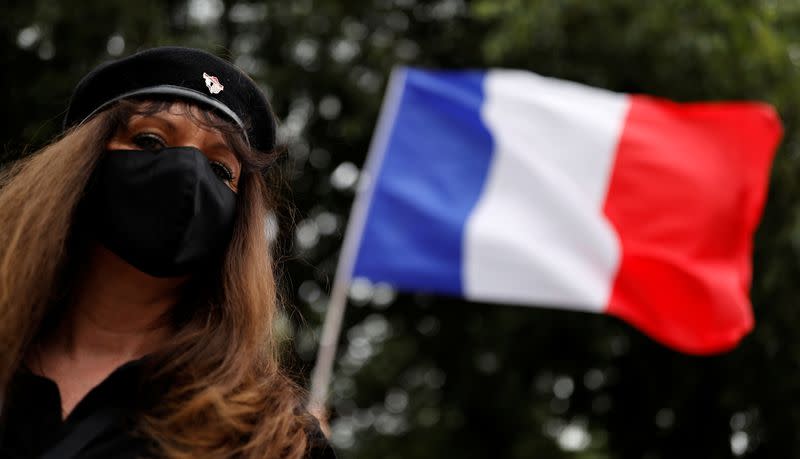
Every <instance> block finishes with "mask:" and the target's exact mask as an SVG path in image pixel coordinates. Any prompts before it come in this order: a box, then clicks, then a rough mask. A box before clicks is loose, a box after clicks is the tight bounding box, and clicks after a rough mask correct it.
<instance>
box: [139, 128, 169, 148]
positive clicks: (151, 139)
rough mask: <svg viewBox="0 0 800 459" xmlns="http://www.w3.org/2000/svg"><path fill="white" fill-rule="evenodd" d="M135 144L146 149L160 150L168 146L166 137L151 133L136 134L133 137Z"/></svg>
mask: <svg viewBox="0 0 800 459" xmlns="http://www.w3.org/2000/svg"><path fill="white" fill-rule="evenodd" d="M133 144H134V145H136V146H137V147H140V148H142V149H144V150H160V149H162V148H166V146H167V143H166V142H164V139H162V138H161V137H159V136H157V135H156V134H151V133H147V132H145V133H142V134H136V135H135V136H134V137H133Z"/></svg>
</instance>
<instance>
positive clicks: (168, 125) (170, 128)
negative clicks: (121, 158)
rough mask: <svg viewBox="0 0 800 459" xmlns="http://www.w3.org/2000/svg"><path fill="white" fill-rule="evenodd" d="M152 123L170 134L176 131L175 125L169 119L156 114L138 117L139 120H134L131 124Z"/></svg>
mask: <svg viewBox="0 0 800 459" xmlns="http://www.w3.org/2000/svg"><path fill="white" fill-rule="evenodd" d="M149 121H154V122H156V123H158V124H159V125H160V127H161V128H162V129H164V130H166V131H167V132H169V133H170V134H171V133H173V132H175V131H176V130H177V127H176V126H175V124H174V123H173V122H172V121H170V120H169V118H167V117H164V116H162V115H160V114H158V113H154V114H152V115H139V118H134V119H133V123H141V122H149Z"/></svg>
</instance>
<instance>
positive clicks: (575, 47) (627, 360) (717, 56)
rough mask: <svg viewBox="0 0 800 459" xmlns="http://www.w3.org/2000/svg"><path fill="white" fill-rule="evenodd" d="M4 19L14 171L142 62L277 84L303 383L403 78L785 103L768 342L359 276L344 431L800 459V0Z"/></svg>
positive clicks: (337, 391) (8, 4) (397, 437)
mask: <svg viewBox="0 0 800 459" xmlns="http://www.w3.org/2000/svg"><path fill="white" fill-rule="evenodd" d="M1 11H2V16H3V17H2V21H0V37H1V39H0V47H2V50H1V52H0V63H1V64H0V65H1V66H2V67H1V68H2V72H0V94H2V108H0V110H2V112H3V113H2V123H0V140H1V141H2V146H3V148H2V150H1V151H0V155H1V156H0V162H7V161H9V160H11V159H13V158H16V157H18V156H20V155H22V154H24V153H25V152H31V151H33V150H35V149H36V148H37V147H38V146H41V145H42V144H43V143H45V142H46V141H48V139H49V138H51V137H52V136H53V135H54V134H56V133H57V132H58V130H59V125H60V121H61V117H62V116H63V114H64V110H65V108H66V106H67V102H68V98H69V94H70V91H71V89H72V88H73V87H74V85H75V84H76V82H77V81H78V79H79V78H80V77H81V76H82V75H83V74H85V73H86V72H87V71H88V70H89V69H91V68H92V67H93V66H95V65H96V64H98V63H100V62H102V61H104V60H106V59H109V58H112V57H115V56H119V55H126V54H129V53H131V52H134V51H136V50H138V49H141V48H144V47H150V46H154V45H162V44H180V45H187V46H196V47H202V48H205V49H207V50H210V51H212V52H215V53H217V54H220V55H222V56H227V57H231V58H232V59H233V60H234V61H235V62H236V64H237V65H238V66H240V67H241V68H243V69H244V70H246V71H247V72H249V73H250V74H252V75H253V76H254V77H255V78H256V79H257V81H258V82H259V83H260V84H262V85H263V88H264V89H265V91H266V92H267V94H268V95H269V97H270V99H271V100H272V101H273V104H274V107H275V110H276V112H277V113H278V115H279V117H280V118H281V120H282V121H281V123H282V124H281V128H280V133H281V138H282V140H283V142H284V143H285V144H286V145H287V152H288V154H287V160H286V163H285V167H286V173H285V175H286V178H287V182H288V184H289V186H288V187H286V189H285V190H284V191H283V192H284V194H285V195H286V198H287V200H288V201H291V202H293V203H294V210H293V211H291V212H290V211H288V210H286V209H284V210H283V211H282V212H281V215H280V216H279V221H280V226H281V228H282V233H281V235H282V239H281V243H280V247H281V248H282V252H281V253H282V255H281V257H280V260H281V269H282V272H283V273H284V276H283V281H284V287H285V293H286V295H285V296H286V299H287V308H288V309H287V311H288V312H287V315H286V320H283V321H282V322H281V324H280V328H281V330H282V332H283V333H284V334H285V336H286V337H287V341H286V342H287V360H288V362H290V364H291V365H293V367H294V368H295V369H296V370H297V372H298V375H299V377H300V378H301V379H303V378H305V377H307V375H308V372H309V371H310V369H311V367H312V366H313V359H314V357H315V352H316V345H317V339H318V336H319V325H320V323H321V321H322V317H323V315H324V311H325V307H326V302H327V292H328V291H329V288H330V283H331V280H332V277H333V274H334V267H335V263H336V260H337V256H338V249H339V246H340V243H341V237H342V232H343V229H344V226H345V223H346V219H347V214H348V211H349V208H350V205H351V202H352V198H353V190H354V186H355V181H356V179H357V176H358V175H357V174H358V171H359V168H360V167H361V165H362V164H363V161H364V158H365V154H366V151H367V147H368V144H369V140H370V135H371V133H372V130H373V127H374V124H375V119H376V116H377V112H378V110H379V106H380V102H381V98H382V91H383V89H384V85H385V83H386V81H387V77H388V75H389V72H390V70H391V68H392V66H394V65H402V64H409V65H416V66H425V67H435V68H466V67H476V68H486V67H509V68H521V69H529V70H532V71H535V72H538V73H541V74H544V75H549V76H556V77H561V78H566V79H571V80H575V81H579V82H584V83H588V84H591V85H594V86H599V87H603V88H608V89H612V90H618V91H626V92H644V93H649V94H653V95H657V96H662V97H668V98H672V99H675V100H679V101H686V100H718V99H758V100H764V101H767V102H770V103H772V104H774V105H775V106H776V107H777V109H778V110H779V112H780V114H781V116H782V118H783V120H784V123H785V128H786V136H785V139H784V141H783V144H782V146H781V149H780V150H779V152H778V155H777V159H776V161H775V165H774V169H773V172H772V184H771V190H770V195H769V201H768V204H767V207H766V210H765V215H764V219H763V222H762V225H761V227H760V229H759V232H758V234H757V238H756V239H757V240H756V253H755V261H754V263H755V266H754V271H755V279H754V283H753V288H752V295H753V302H754V305H753V308H754V311H755V316H756V327H755V330H754V331H753V333H751V334H750V335H749V336H747V337H746V338H745V339H744V341H743V342H742V344H741V345H740V346H739V347H738V348H737V349H735V350H733V351H732V352H729V353H727V354H724V355H720V356H716V357H703V358H701V357H691V356H685V355H681V354H678V353H676V352H673V351H670V350H668V349H665V348H663V347H661V346H659V345H657V344H655V343H654V342H652V341H650V340H649V339H647V338H645V337H644V336H642V335H641V334H640V333H639V332H637V331H636V330H634V329H632V328H631V327H629V326H627V325H625V324H623V323H621V322H619V321H618V320H616V319H614V318H611V317H606V316H599V315H590V314H584V313H576V312H566V311H554V310H549V309H534V308H524V307H511V306H498V305H486V304H475V303H467V302H464V301H460V300H456V299H449V298H441V297H432V296H426V295H422V294H416V295H410V294H397V293H396V292H393V291H392V290H391V289H390V288H387V287H386V286H381V285H378V286H373V285H369V284H365V283H363V282H360V283H356V284H355V285H354V286H353V288H352V289H351V302H350V306H349V308H348V311H347V315H346V318H345V330H344V332H343V336H342V339H341V341H340V354H339V355H340V356H339V359H338V362H337V366H336V369H335V371H336V373H335V378H334V381H333V386H332V388H333V391H332V406H333V413H332V420H331V428H332V441H333V442H334V444H335V445H336V446H337V448H338V450H339V454H340V456H341V457H343V458H374V457H381V458H445V457H447V458H449V457H458V458H496V457H497V458H532V457H536V458H581V459H602V458H637V459H638V458H648V459H656V458H678V457H682V458H694V457H697V458H728V457H752V458H792V457H800V435H798V433H797V427H798V425H800V401H798V396H800V394H799V391H798V388H800V384H798V383H799V381H798V378H799V377H800V339H799V338H798V333H797V327H798V325H800V317H799V314H800V309H798V306H800V305H799V304H798V303H800V301H799V299H798V293H800V287H798V281H800V269H798V268H799V267H798V254H799V253H800V206H799V205H798V199H797V198H798V196H800V193H798V191H800V190H798V177H800V164H798V161H799V157H798V155H799V154H800V148H799V147H798V144H797V142H798V140H797V139H798V138H797V136H796V134H795V130H796V126H797V123H798V115H799V114H800V113H799V110H800V74H799V73H800V72H798V70H799V69H800V67H799V66H800V2H798V1H797V0H771V1H770V0H761V1H756V0H667V1H659V2H655V1H644V0H606V1H580V0H551V1H544V0H475V1H465V0H441V1H437V2H419V1H416V0H393V1H392V0H350V1H344V0H341V1H333V0H295V1H272V0H269V1H253V2H248V3H246V2H240V1H236V0H188V1H186V0H163V1H157V0H139V1H136V2H132V1H128V0H61V1H57V0H26V1H19V0H4V2H3V6H2V10H1ZM153 71H158V69H153ZM0 230H2V229H0ZM301 316H302V317H303V318H302V319H301Z"/></svg>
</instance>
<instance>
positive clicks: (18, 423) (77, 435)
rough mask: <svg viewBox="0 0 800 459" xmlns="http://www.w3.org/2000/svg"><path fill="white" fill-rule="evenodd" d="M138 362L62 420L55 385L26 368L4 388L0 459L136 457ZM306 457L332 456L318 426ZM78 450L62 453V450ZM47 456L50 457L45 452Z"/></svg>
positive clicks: (140, 449)
mask: <svg viewBox="0 0 800 459" xmlns="http://www.w3.org/2000/svg"><path fill="white" fill-rule="evenodd" d="M140 367H141V361H134V362H130V363H128V364H126V365H123V366H121V367H119V368H117V369H116V370H115V371H114V372H113V373H111V375H109V376H108V378H106V379H105V380H104V381H103V382H101V383H100V384H99V385H98V386H97V387H95V388H94V389H92V390H91V391H90V392H89V393H88V394H86V396H85V397H84V398H83V400H81V401H80V402H79V403H78V405H77V406H76V407H75V408H74V409H73V410H72V412H71V413H70V414H69V416H67V418H66V419H64V420H62V416H61V398H60V395H59V391H58V386H57V385H56V383H55V382H53V381H52V380H50V379H48V378H45V377H42V376H38V375H36V374H33V373H32V372H30V371H29V370H27V369H24V368H23V369H21V370H20V371H18V372H17V374H16V375H15V377H14V379H13V380H12V382H11V385H10V387H9V393H8V399H7V400H6V402H7V403H5V404H4V405H5V407H4V415H3V422H2V426H0V428H2V431H1V433H0V458H2V459H6V458H14V459H17V458H19V459H26V458H39V457H43V455H45V456H44V457H48V458H49V457H53V458H59V459H61V458H63V459H68V458H75V459H100V458H112V457H113V458H116V459H138V458H141V457H147V456H148V455H147V453H148V451H149V443H148V441H147V440H146V439H144V438H141V437H138V436H135V435H133V432H134V424H133V422H134V415H135V414H136V412H137V409H138V408H139V407H138V403H139V402H138V400H137V397H135V396H133V395H132V394H136V393H137V388H138V385H139V382H138V378H137V375H138V374H139V369H140ZM309 444H310V445H311V447H310V449H309V451H308V455H307V457H308V458H309V459H334V458H335V454H334V453H333V450H332V449H331V447H330V445H329V444H328V442H327V440H326V439H325V437H324V436H323V435H322V432H321V431H320V430H319V426H318V425H315V426H314V427H313V428H312V431H311V432H309ZM70 449H78V452H77V453H75V454H73V455H69V456H68V457H65V456H64V454H65V453H64V452H63V451H65V450H70ZM47 454H49V455H50V456H46V455H47Z"/></svg>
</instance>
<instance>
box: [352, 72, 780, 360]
mask: <svg viewBox="0 0 800 459" xmlns="http://www.w3.org/2000/svg"><path fill="white" fill-rule="evenodd" d="M781 131H782V129H781V123H780V120H779V118H778V117H777V115H776V114H775V112H774V110H773V109H772V108H771V107H770V106H768V105H765V104H761V103H747V102H741V103H730V102H729V103H691V104H679V103H675V102H671V101H667V100H663V99H658V98H653V97H647V96H641V95H628V94H620V93H614V92H610V91H606V90H602V89H597V88H592V87H588V86H584V85H581V84H577V83H572V82H567V81H562V80H557V79H552V78H545V77H542V76H539V75H536V74H533V73H530V72H525V71H514V70H492V71H487V72H479V71H473V72H438V71H423V70H417V69H399V70H396V71H395V73H394V75H393V78H392V83H391V84H390V88H389V89H388V90H387V96H386V100H385V101H384V106H383V110H382V113H381V120H380V122H379V126H378V130H377V132H376V136H375V138H374V139H373V146H372V148H371V152H370V158H369V159H368V166H367V168H366V170H365V174H366V177H367V183H366V185H365V187H364V189H363V191H362V196H361V197H360V198H359V200H360V204H358V205H360V206H361V207H362V209H361V215H360V217H358V218H357V219H356V220H358V221H357V222H355V223H351V224H355V225H357V226H358V230H357V231H358V233H359V234H358V235H359V236H360V237H358V238H357V241H358V242H357V244H356V245H355V253H354V254H353V255H352V256H353V257H354V261H353V265H352V268H353V270H352V275H353V276H355V277H366V278H369V279H371V280H372V281H376V282H377V281H382V282H388V283H389V284H391V285H394V286H395V287H397V288H399V289H401V290H411V291H427V292H434V293H442V294H447V295H457V296H463V297H465V298H467V299H471V300H476V301H486V302H496V303H503V304H522V305H530V306H544V307H556V308H568V309H578V310H585V311H593V312H600V313H608V314H612V315H614V316H617V317H620V318H622V319H623V320H625V321H627V322H629V323H631V324H633V325H634V326H636V327H637V328H639V329H640V330H642V331H643V332H645V333H646V334H648V335H649V336H651V337H652V338H654V339H656V340H658V341H659V342H661V343H663V344H666V345H668V346H670V347H672V348H674V349H677V350H680V351H683V352H687V353H693V354H707V353H714V352H719V351H723V350H728V349H730V348H732V347H734V346H735V345H736V344H737V343H738V342H739V341H740V340H741V338H742V337H743V336H744V335H745V334H746V333H747V332H748V331H749V330H751V328H752V326H753V315H752V310H751V305H750V300H749V288H750V281H751V274H752V273H751V269H752V268H751V256H752V240H753V233H754V231H755V229H756V227H757V225H758V222H759V219H760V215H761V212H762V208H763V205H764V201H765V196H766V192H767V185H768V178H769V173H770V168H771V163H772V158H773V155H774V151H775V148H776V146H777V144H778V142H779V139H780V136H781ZM354 212H356V213H357V212H358V211H356V210H354Z"/></svg>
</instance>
